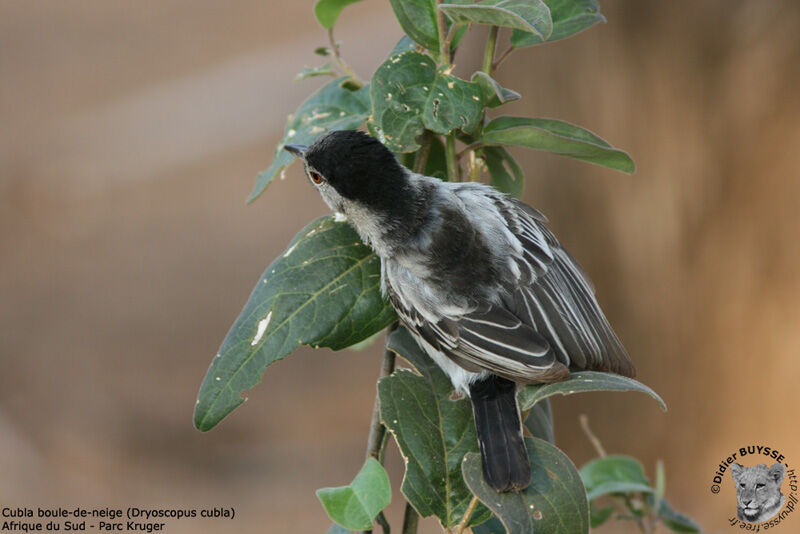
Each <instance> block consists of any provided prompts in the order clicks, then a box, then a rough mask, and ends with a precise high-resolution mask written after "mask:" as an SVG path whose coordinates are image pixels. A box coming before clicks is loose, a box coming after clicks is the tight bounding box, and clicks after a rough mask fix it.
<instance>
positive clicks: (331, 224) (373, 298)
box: [194, 217, 396, 431]
mask: <svg viewBox="0 0 800 534" xmlns="http://www.w3.org/2000/svg"><path fill="white" fill-rule="evenodd" d="M395 317H396V316H395V313H394V310H393V309H392V308H391V306H390V305H389V304H388V303H387V302H386V301H384V299H383V297H382V296H381V294H380V260H379V259H378V257H377V256H376V255H375V254H374V253H373V252H372V251H371V250H370V249H369V247H367V246H365V245H364V244H362V243H361V241H360V240H359V238H358V235H357V234H356V233H355V231H353V229H352V228H350V226H349V225H348V224H346V223H341V222H336V221H334V220H333V217H323V218H321V219H317V220H316V221H314V222H312V223H311V224H309V225H308V226H306V227H305V228H304V229H303V230H302V231H301V232H300V233H299V234H298V235H297V236H296V237H295V238H294V239H293V240H292V242H291V243H290V244H289V247H288V248H287V250H286V252H284V253H283V254H282V255H281V256H279V257H278V258H277V259H276V260H275V261H273V262H272V264H271V265H270V266H269V267H267V270H266V271H265V272H264V274H263V275H262V276H261V278H260V279H259V281H258V283H257V284H256V287H255V288H254V289H253V292H252V294H251V295H250V298H249V299H248V301H247V304H246V305H245V307H244V309H243V310H242V312H241V314H240V315H239V318H238V319H236V322H234V324H233V326H232V327H231V329H230V331H229V332H228V335H227V336H226V337H225V340H224V341H223V342H222V346H221V347H220V349H219V353H218V354H217V356H216V357H215V358H214V360H213V361H212V362H211V367H210V368H209V370H208V374H207V375H206V377H205V380H203V384H202V386H201V387H200V394H199V396H198V402H197V405H196V407H195V414H194V422H195V426H196V427H197V428H198V429H200V430H203V431H206V430H209V429H210V428H212V427H213V426H214V425H216V424H217V423H218V422H219V421H220V420H222V418H224V417H225V416H226V415H228V414H229V413H230V412H231V411H232V410H233V409H234V408H236V407H237V406H239V405H240V404H241V403H242V402H244V400H243V398H242V394H243V393H244V392H245V391H246V390H248V389H250V388H252V387H253V386H255V385H256V384H257V383H258V382H259V381H260V380H261V375H262V374H263V372H264V370H265V369H266V367H267V366H268V365H270V364H272V363H274V362H275V361H277V360H280V359H282V358H284V357H285V356H286V355H287V354H289V353H290V352H292V351H293V350H294V349H296V348H297V347H298V345H300V344H306V345H312V346H315V347H316V346H321V347H330V348H332V349H334V350H339V349H342V348H345V347H349V346H350V345H353V344H355V343H358V342H360V341H363V340H365V339H367V338H369V337H370V336H372V335H373V334H375V333H376V332H378V331H380V330H381V329H382V328H384V327H386V326H387V325H388V324H390V323H391V322H392V321H394V320H395Z"/></svg>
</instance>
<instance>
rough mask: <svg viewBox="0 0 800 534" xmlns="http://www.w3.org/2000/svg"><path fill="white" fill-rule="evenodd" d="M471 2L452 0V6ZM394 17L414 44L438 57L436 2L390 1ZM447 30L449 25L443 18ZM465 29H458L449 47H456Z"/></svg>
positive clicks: (429, 0) (418, 0)
mask: <svg viewBox="0 0 800 534" xmlns="http://www.w3.org/2000/svg"><path fill="white" fill-rule="evenodd" d="M471 1H472V0H454V1H453V2H451V3H453V4H468V3H470V2H471ZM390 3H391V5H392V10H393V11H394V16H395V18H397V22H399V23H400V26H401V27H402V28H403V31H405V32H406V35H408V36H409V37H410V38H411V39H412V40H413V41H414V42H416V43H417V44H419V45H420V46H422V47H423V48H427V49H428V50H430V51H431V52H433V53H434V54H436V55H437V56H438V54H439V31H438V29H437V27H436V0H390ZM445 22H446V23H447V28H448V29H449V27H450V24H449V21H447V19H446V17H445ZM465 31H466V28H458V29H457V30H456V32H455V35H454V36H453V42H452V43H451V46H457V45H458V43H459V41H460V40H461V37H463V35H464V32H465Z"/></svg>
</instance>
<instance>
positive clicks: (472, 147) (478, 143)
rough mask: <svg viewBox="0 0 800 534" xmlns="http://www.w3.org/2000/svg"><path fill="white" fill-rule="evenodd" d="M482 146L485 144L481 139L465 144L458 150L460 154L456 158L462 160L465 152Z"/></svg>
mask: <svg viewBox="0 0 800 534" xmlns="http://www.w3.org/2000/svg"><path fill="white" fill-rule="evenodd" d="M482 146H484V144H483V143H481V142H480V141H476V142H474V143H471V144H469V145H467V146H465V147H464V148H462V149H461V150H460V151H459V152H458V154H456V158H457V159H459V160H460V159H461V158H462V157H463V156H464V155H465V154H468V153H469V152H471V151H473V150H475V149H476V148H480V147H482Z"/></svg>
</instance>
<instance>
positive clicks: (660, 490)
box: [653, 460, 667, 509]
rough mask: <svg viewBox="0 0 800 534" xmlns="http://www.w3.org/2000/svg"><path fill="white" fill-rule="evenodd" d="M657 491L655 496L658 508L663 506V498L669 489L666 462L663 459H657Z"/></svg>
mask: <svg viewBox="0 0 800 534" xmlns="http://www.w3.org/2000/svg"><path fill="white" fill-rule="evenodd" d="M655 489H656V492H655V494H654V495H653V497H654V499H655V500H654V506H653V507H654V508H656V509H658V508H659V507H660V506H661V500H662V499H663V498H664V492H666V491H667V475H666V473H665V472H664V462H663V461H662V460H657V461H656V484H655Z"/></svg>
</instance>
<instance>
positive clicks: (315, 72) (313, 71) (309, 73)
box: [294, 62, 338, 80]
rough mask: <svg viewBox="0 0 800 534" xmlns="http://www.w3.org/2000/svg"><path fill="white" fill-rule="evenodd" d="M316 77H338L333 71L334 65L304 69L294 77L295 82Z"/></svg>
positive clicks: (328, 64)
mask: <svg viewBox="0 0 800 534" xmlns="http://www.w3.org/2000/svg"><path fill="white" fill-rule="evenodd" d="M315 76H338V74H337V73H336V71H335V70H334V69H333V63H330V62H328V63H326V64H324V65H322V66H320V67H304V68H303V70H301V71H300V72H298V73H297V76H295V77H294V79H295V80H306V79H308V78H314V77H315Z"/></svg>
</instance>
